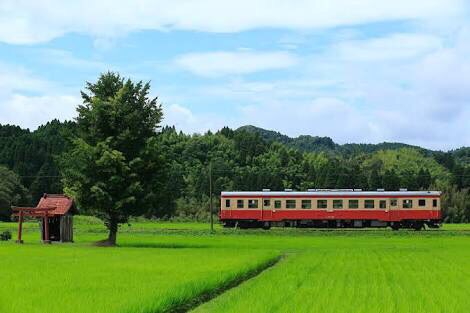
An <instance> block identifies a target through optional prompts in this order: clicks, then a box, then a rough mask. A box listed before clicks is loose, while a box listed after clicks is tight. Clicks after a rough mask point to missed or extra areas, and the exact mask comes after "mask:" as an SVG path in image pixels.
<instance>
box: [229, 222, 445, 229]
mask: <svg viewBox="0 0 470 313" xmlns="http://www.w3.org/2000/svg"><path fill="white" fill-rule="evenodd" d="M222 223H223V226H224V227H225V228H240V229H248V228H262V229H266V230H268V229H270V228H271V227H295V228H331V229H335V228H386V227H390V228H391V229H393V230H399V229H414V230H418V231H419V230H424V229H426V227H427V228H439V227H440V225H441V221H440V220H402V221H395V222H389V221H379V220H284V221H258V220H225V221H223V222H222Z"/></svg>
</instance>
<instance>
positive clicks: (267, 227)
mask: <svg viewBox="0 0 470 313" xmlns="http://www.w3.org/2000/svg"><path fill="white" fill-rule="evenodd" d="M262 228H263V229H264V230H269V229H270V228H271V223H269V222H265V223H263V226H262Z"/></svg>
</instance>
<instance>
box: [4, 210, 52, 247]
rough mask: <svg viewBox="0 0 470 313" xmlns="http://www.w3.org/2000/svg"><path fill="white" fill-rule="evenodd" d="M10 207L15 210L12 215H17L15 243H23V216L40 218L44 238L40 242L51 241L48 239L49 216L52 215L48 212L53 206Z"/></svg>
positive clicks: (47, 242) (46, 242)
mask: <svg viewBox="0 0 470 313" xmlns="http://www.w3.org/2000/svg"><path fill="white" fill-rule="evenodd" d="M11 209H12V210H13V212H15V213H14V214H13V216H18V239H17V240H16V243H19V244H22V243H23V238H22V235H23V221H24V218H25V217H36V218H42V220H43V223H42V224H43V225H44V226H43V227H44V238H43V240H42V242H43V243H45V244H49V243H51V241H50V240H49V217H52V215H50V214H49V212H50V211H53V210H55V207H45V208H31V207H12V208H11Z"/></svg>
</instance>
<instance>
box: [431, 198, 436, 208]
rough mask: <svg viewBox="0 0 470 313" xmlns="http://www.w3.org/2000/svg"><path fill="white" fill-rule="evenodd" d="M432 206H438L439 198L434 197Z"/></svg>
mask: <svg viewBox="0 0 470 313" xmlns="http://www.w3.org/2000/svg"><path fill="white" fill-rule="evenodd" d="M432 206H433V207H434V208H437V199H432Z"/></svg>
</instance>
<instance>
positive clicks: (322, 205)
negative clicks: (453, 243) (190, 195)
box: [220, 189, 441, 230]
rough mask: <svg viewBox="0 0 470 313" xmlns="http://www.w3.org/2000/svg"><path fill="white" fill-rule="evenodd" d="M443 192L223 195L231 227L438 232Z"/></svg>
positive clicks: (225, 219)
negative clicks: (426, 227)
mask: <svg viewBox="0 0 470 313" xmlns="http://www.w3.org/2000/svg"><path fill="white" fill-rule="evenodd" d="M440 196H441V193H440V192H439V191H380V190H379V191H356V190H353V189H350V190H349V189H348V190H310V191H306V192H295V191H281V192H279V191H262V192H257V191H241V192H238V191H236V192H222V194H221V206H220V208H221V209H220V220H221V222H222V223H223V224H224V226H225V227H236V226H238V227H240V228H251V227H262V228H270V227H271V226H293V227H387V226H390V227H391V228H393V229H399V228H414V229H417V230H419V229H423V228H424V227H425V225H427V226H428V227H431V228H437V227H439V226H440V223H441V199H440Z"/></svg>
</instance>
